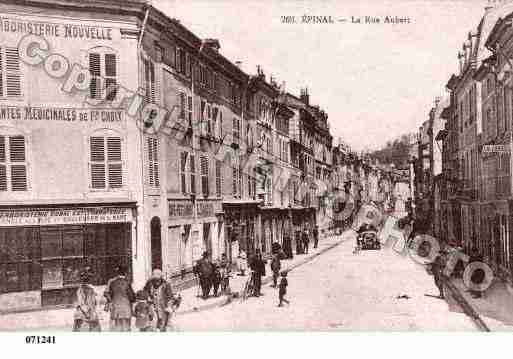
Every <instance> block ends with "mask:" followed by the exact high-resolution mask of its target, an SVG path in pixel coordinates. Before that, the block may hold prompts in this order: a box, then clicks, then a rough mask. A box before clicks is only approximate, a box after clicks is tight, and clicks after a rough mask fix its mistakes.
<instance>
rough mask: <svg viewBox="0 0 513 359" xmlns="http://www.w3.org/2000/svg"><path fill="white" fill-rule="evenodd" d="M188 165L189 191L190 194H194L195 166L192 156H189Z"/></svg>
mask: <svg viewBox="0 0 513 359" xmlns="http://www.w3.org/2000/svg"><path fill="white" fill-rule="evenodd" d="M189 165H190V171H191V190H190V193H196V164H195V163H194V155H193V154H190V155H189Z"/></svg>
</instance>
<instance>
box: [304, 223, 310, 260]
mask: <svg viewBox="0 0 513 359" xmlns="http://www.w3.org/2000/svg"><path fill="white" fill-rule="evenodd" d="M309 244H310V237H309V235H308V229H305V230H304V232H303V248H304V250H305V254H308V246H309Z"/></svg>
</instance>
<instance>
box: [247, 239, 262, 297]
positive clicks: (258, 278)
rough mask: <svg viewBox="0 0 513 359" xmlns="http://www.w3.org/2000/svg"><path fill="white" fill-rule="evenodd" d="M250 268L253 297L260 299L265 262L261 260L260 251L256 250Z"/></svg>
mask: <svg viewBox="0 0 513 359" xmlns="http://www.w3.org/2000/svg"><path fill="white" fill-rule="evenodd" d="M250 268H251V270H252V272H253V273H252V274H253V284H254V288H255V289H254V293H253V295H254V296H255V297H260V296H261V295H262V292H261V289H262V276H265V262H264V261H263V259H262V254H260V250H258V249H257V252H256V254H255V256H254V257H253V259H252V261H251V264H250Z"/></svg>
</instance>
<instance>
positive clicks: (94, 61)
mask: <svg viewBox="0 0 513 359" xmlns="http://www.w3.org/2000/svg"><path fill="white" fill-rule="evenodd" d="M89 73H90V74H91V85H90V86H89V92H90V97H91V98H92V99H101V88H102V86H101V77H100V76H101V68H100V54H97V53H90V54H89Z"/></svg>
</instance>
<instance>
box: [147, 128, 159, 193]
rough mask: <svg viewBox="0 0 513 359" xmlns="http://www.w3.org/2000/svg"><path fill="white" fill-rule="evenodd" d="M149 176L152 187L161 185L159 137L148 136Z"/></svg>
mask: <svg viewBox="0 0 513 359" xmlns="http://www.w3.org/2000/svg"><path fill="white" fill-rule="evenodd" d="M147 143H148V177H149V185H150V186H152V187H159V186H160V174H159V156H158V152H159V140H158V139H157V138H148V141H147Z"/></svg>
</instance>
